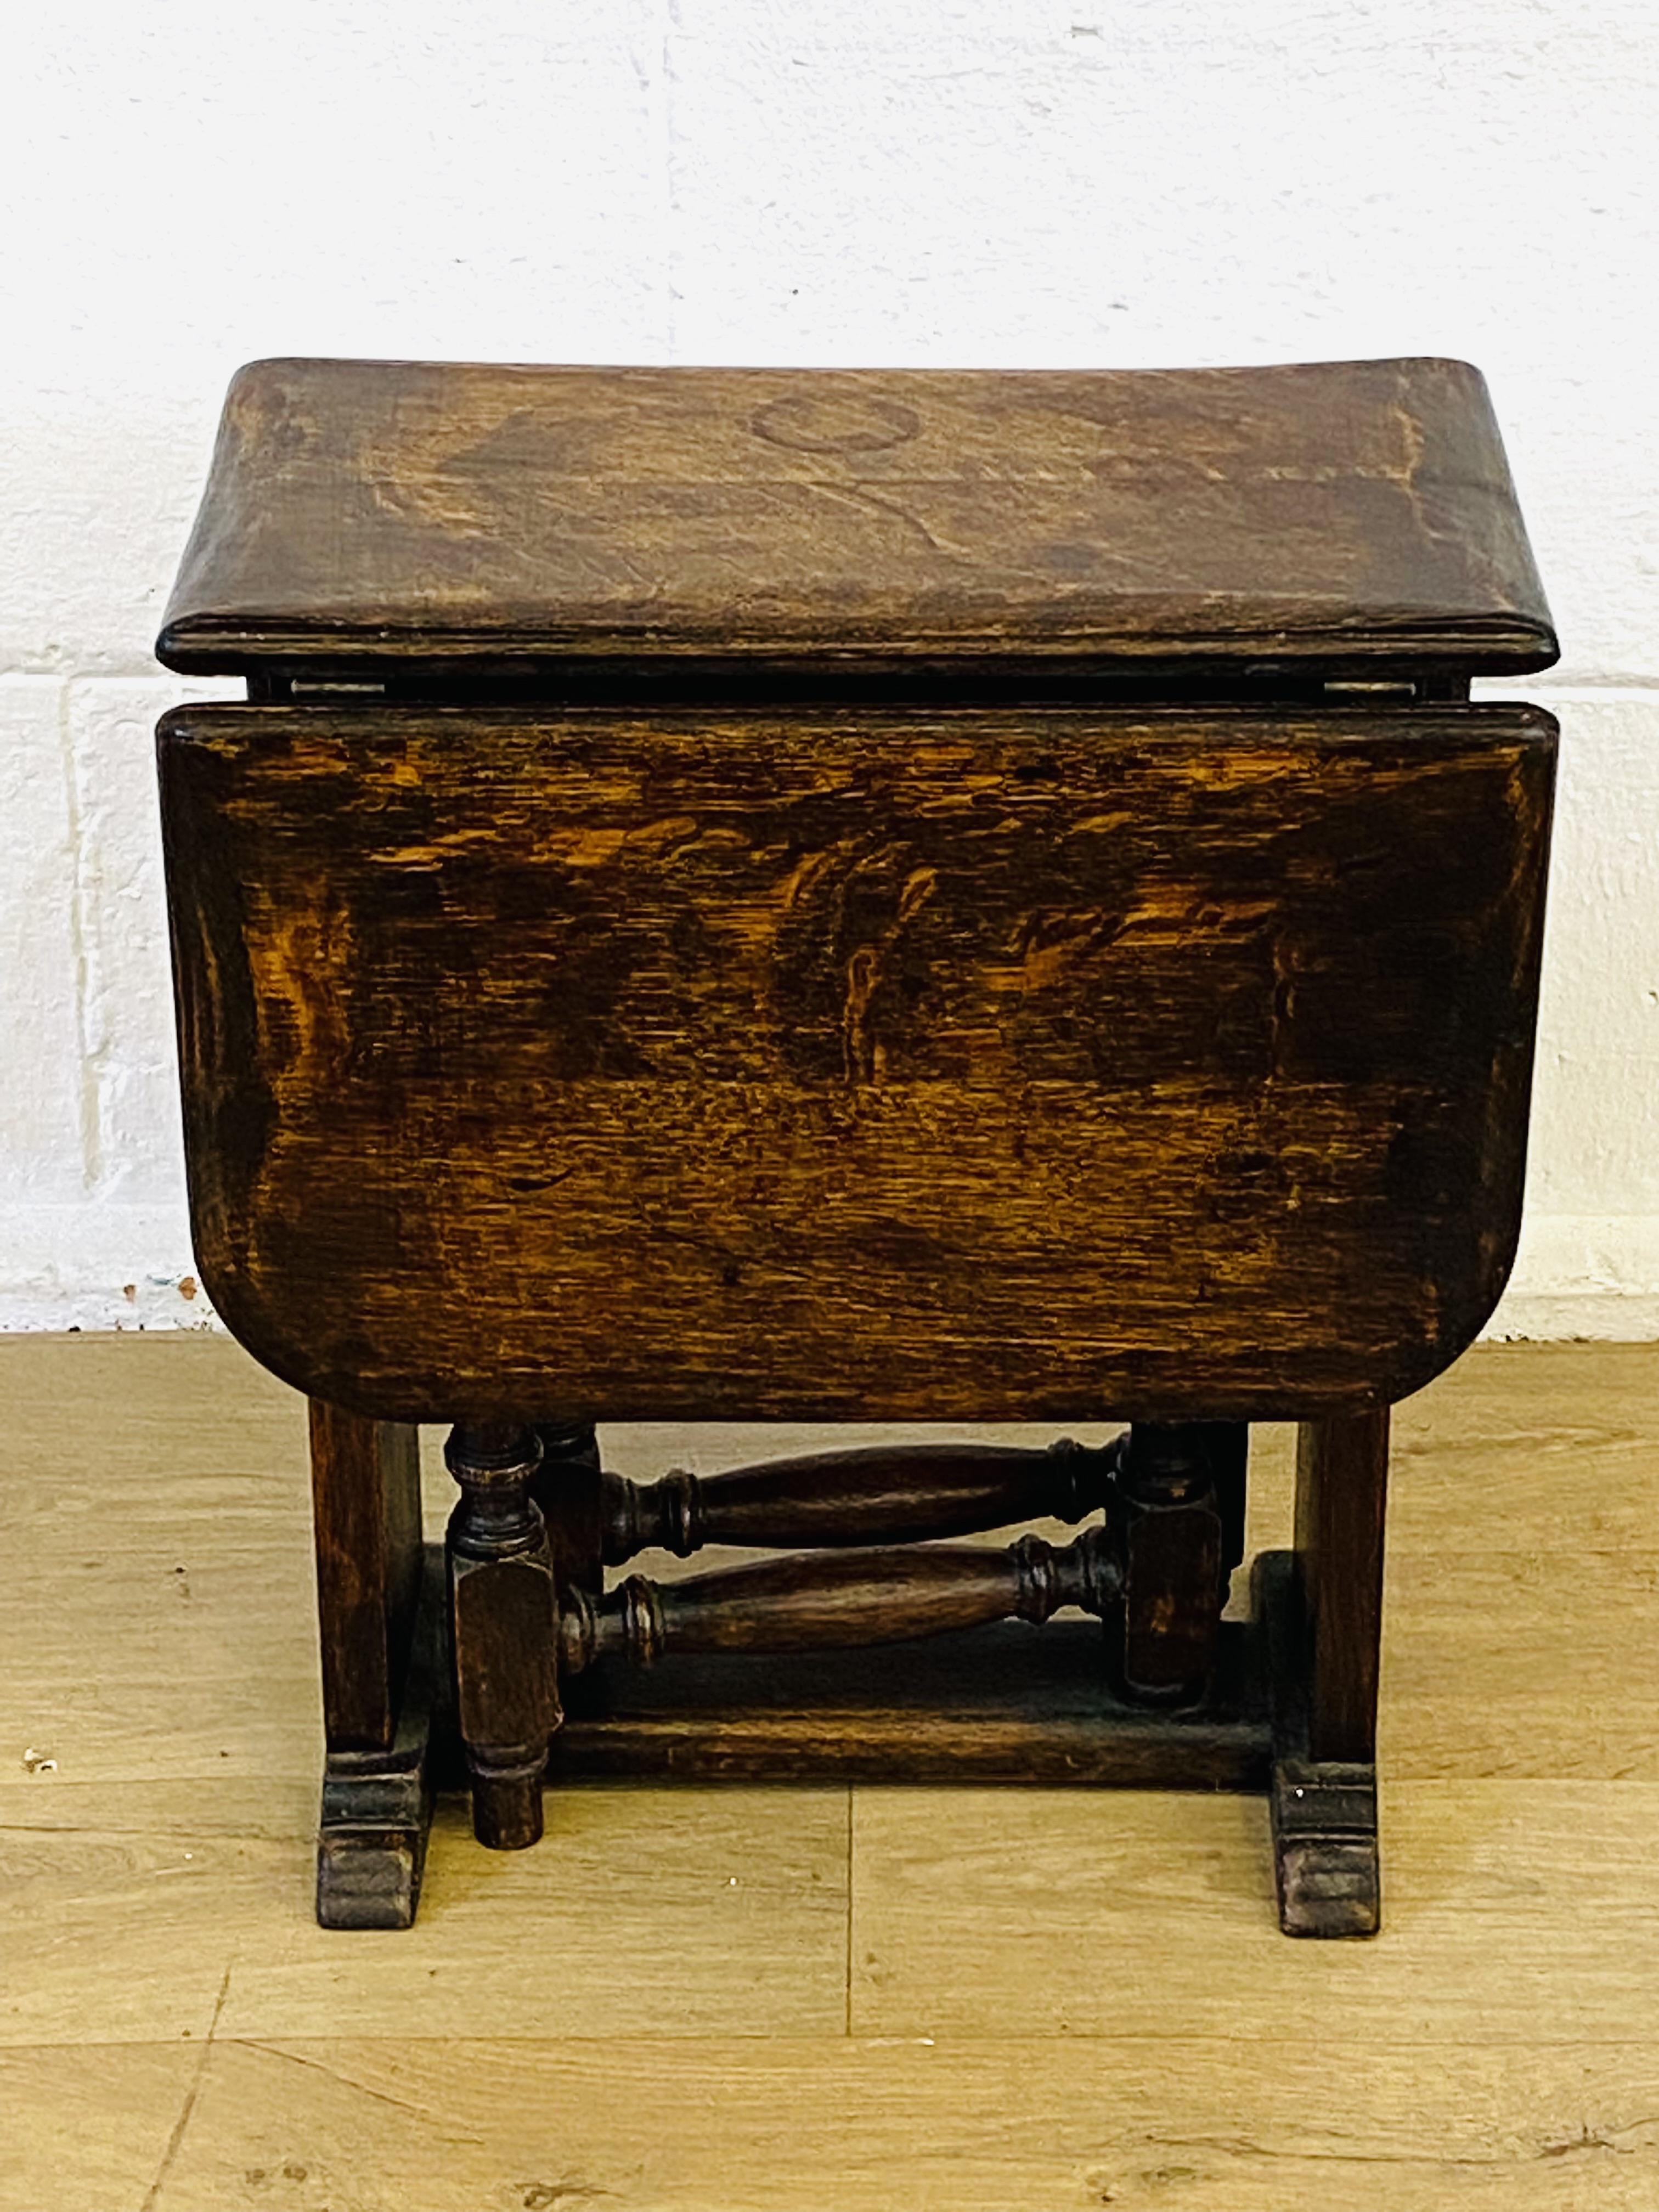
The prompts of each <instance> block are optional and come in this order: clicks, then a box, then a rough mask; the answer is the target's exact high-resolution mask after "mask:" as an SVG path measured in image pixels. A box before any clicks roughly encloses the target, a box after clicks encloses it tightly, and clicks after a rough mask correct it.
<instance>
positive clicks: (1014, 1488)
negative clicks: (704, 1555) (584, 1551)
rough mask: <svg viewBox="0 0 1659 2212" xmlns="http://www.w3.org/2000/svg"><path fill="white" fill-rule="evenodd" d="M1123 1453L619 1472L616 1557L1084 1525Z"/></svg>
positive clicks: (936, 1456) (806, 1461)
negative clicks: (654, 1474)
mask: <svg viewBox="0 0 1659 2212" xmlns="http://www.w3.org/2000/svg"><path fill="white" fill-rule="evenodd" d="M1117 1456H1118V1447H1117V1445H1116V1443H1111V1444H1108V1445H1105V1446H1103V1448H1101V1449H1098V1450H1094V1449H1090V1448H1088V1447H1087V1446H1085V1445H1083V1444H1078V1443H1071V1442H1069V1441H1066V1442H1062V1443H1056V1444H1051V1445H1049V1446H1048V1449H1046V1450H1042V1451H1036V1450H1026V1449H1018V1448H1016V1447H1013V1446H1011V1445H997V1444H911V1445H908V1446H905V1447H902V1448H897V1449H896V1448H894V1447H892V1446H888V1445H878V1446H873V1447H866V1448H862V1449H854V1450H850V1451H832V1452H813V1453H811V1454H808V1455H805V1456H804V1457H801V1458H799V1459H779V1460H768V1461H766V1462H764V1463H763V1464H762V1465H761V1466H758V1467H745V1468H734V1469H732V1471H731V1472H730V1473H729V1474H715V1475H702V1476H699V1475H695V1474H687V1473H685V1472H684V1470H683V1469H677V1470H676V1471H675V1472H673V1473H671V1474H665V1475H664V1476H663V1477H662V1478H661V1479H660V1480H659V1481H656V1482H651V1483H638V1482H629V1480H627V1478H626V1477H625V1476H623V1475H619V1474H605V1477H604V1480H603V1489H602V1497H603V1512H604V1534H603V1540H602V1543H603V1553H604V1559H605V1565H607V1566H621V1565H623V1564H624V1563H625V1562H626V1561H627V1560H629V1559H632V1558H633V1557H634V1555H635V1553H636V1552H643V1551H648V1550H650V1549H651V1548H652V1547H653V1546H660V1547H662V1549H664V1550H665V1551H670V1552H674V1553H678V1555H679V1557H680V1558H681V1559H689V1558H690V1555H691V1554H692V1553H694V1552H697V1551H701V1550H702V1547H703V1546H704V1545H705V1544H736V1545H742V1546H747V1547H777V1548H780V1549H784V1550H788V1549H793V1548H794V1547H800V1548H802V1549H810V1548H811V1547H814V1546H817V1545H856V1544H914V1543H922V1542H926V1541H928V1540H929V1539H936V1538H939V1537H944V1536H966V1535H971V1534H975V1533H976V1532H978V1531H981V1530H983V1529H987V1528H1006V1527H1008V1526H1009V1525H1010V1524H1011V1523H1012V1522H1016V1521H1042V1520H1055V1521H1081V1520H1084V1519H1085V1518H1086V1516H1088V1515H1089V1514H1091V1513H1098V1512H1100V1511H1102V1510H1103V1509H1104V1507H1105V1505H1106V1503H1107V1500H1108V1498H1109V1495H1110V1492H1111V1486H1112V1474H1113V1471H1114V1469H1115V1466H1116V1464H1117Z"/></svg>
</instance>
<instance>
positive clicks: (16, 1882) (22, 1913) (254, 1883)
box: [0, 1782, 848, 2044]
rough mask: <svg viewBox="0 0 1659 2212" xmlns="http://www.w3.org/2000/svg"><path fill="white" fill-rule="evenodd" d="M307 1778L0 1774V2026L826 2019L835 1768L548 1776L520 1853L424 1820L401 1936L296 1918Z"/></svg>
mask: <svg viewBox="0 0 1659 2212" xmlns="http://www.w3.org/2000/svg"><path fill="white" fill-rule="evenodd" d="M316 1814H317V1792H316V1790H315V1787H314V1786H312V1785H307V1784H298V1783H277V1784H267V1785H264V1786H263V1787H258V1788H245V1787H242V1786H240V1785H238V1786H235V1787H233V1786H231V1785H230V1784H202V1783H194V1782H192V1783H184V1784H173V1785H161V1784H119V1785H111V1784H64V1785H62V1786H59V1787H57V1788H52V1787H51V1786H50V1785H48V1786H46V1787H44V1788H35V1787H31V1786H30V1785H27V1784H14V1785H8V1786H7V1787H5V1788H3V1789H0V2042H3V2043H13V2044H21V2043H49V2042H59V2041H62V2042H83V2041H84V2042H116V2041H125V2040H129V2039H140V2038H143V2037H145V2036H149V2035H161V2036H163V2037H171V2036H176V2035H185V2034H189V2035H191V2036H194V2037H198V2038H199V2037H200V2036H202V2035H204V2033H206V2031H207V2028H208V2027H209V2024H210V2021H213V2020H214V2018H215V2017H216V2016H217V2018H218V2023H219V2027H220V2030H221V2032H222V2033H224V2034H226V2035H240V2034H247V2035H258V2036H269V2035H284V2034H286V2035H308V2034H320V2033H355V2034H367V2035H391V2034H400V2035H407V2036H410V2037H416V2038H418V2037H427V2036H435V2035H436V2036H451V2035H468V2034H470V2035H482V2034H485V2033H489V2034H494V2035H499V2036H525V2035H529V2036H538V2035H540V2036H546V2035H552V2034H556V2033H562V2032H568V2033H577V2034H590V2035H608V2034H638V2033H669V2034H677V2035H678V2034H709V2033H752V2034H757V2035H766V2034H796V2035H799V2034H804V2033H817V2034H823V2033H835V2032H838V2031H839V2030H840V2029H841V2028H842V2027H843V2026H844V2023H845V2017H846V1959H847V1896H846V1868H847V1833H848V1807H847V1796H846V1792H845V1791H844V1790H690V1789H688V1790H671V1791H667V1790H638V1789H629V1788H625V1787H612V1788H593V1789H585V1790H570V1791H567V1792H564V1793H562V1795H560V1796H557V1797H550V1799H549V1805H548V1832H547V1838H546V1840H545V1841H544V1844H542V1845H541V1846H540V1847H539V1848H538V1850H534V1851H526V1852H491V1851H483V1850H480V1849H479V1848H478V1847H477V1844H474V1842H473V1841H472V1837H471V1827H470V1825H469V1821H468V1818H467V1814H466V1808H465V1806H464V1805H463V1804H461V1803H460V1802H446V1803H445V1804H444V1805H443V1806H442V1807H441V1808H440V1812H439V1815H438V1819H437V1820H436V1822H435V1827H434V1833H433V1838H432V1845H431V1850H430V1852H429V1855H428V1868H427V1882H426V1889H425V1893H424V1895H423V1898H422V1911H421V1916H420V1918H419V1919H418V1921H417V1923H416V1926H415V1927H414V1929H411V1930H410V1931H409V1932H408V1933H406V1934H401V1935H368V1936H364V1935H349V1934H341V1933H339V1932H337V1931H334V1930H327V1929H319V1927H318V1926H317V1925H316V1924H315V1922H314V1920H313V1917H312V1905H311V1886H312V1874H313V1850H314V1842H315V1835H316V1827H315V1822H316Z"/></svg>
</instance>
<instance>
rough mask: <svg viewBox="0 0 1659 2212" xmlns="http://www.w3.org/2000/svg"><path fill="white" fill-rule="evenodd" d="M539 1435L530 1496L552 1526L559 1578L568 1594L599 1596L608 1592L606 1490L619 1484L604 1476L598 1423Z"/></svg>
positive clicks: (543, 1428)
mask: <svg viewBox="0 0 1659 2212" xmlns="http://www.w3.org/2000/svg"><path fill="white" fill-rule="evenodd" d="M536 1434H537V1436H538V1438H539V1439H540V1442H541V1447H542V1458H541V1465H540V1466H539V1467H538V1468H537V1470H536V1474H535V1477H534V1479H533V1480H532V1483H531V1486H530V1494H531V1496H532V1498H534V1499H535V1501H536V1503H537V1504H538V1506H539V1507H540V1508H541V1514H542V1518H543V1520H544V1521H545V1522H546V1523H547V1533H548V1538H549V1541H550V1543H551V1544H552V1547H553V1572H554V1577H555V1579H556V1582H557V1583H558V1585H559V1587H560V1588H561V1589H569V1588H572V1587H573V1586H574V1588H575V1589H584V1590H587V1591H589V1592H591V1593H592V1595H595V1596H597V1595H599V1591H600V1590H602V1589H604V1588H605V1545H604V1512H603V1506H602V1498H603V1487H602V1486H603V1485H604V1484H605V1481H606V1480H609V1481H611V1483H613V1484H614V1483H617V1481H618V1478H617V1476H615V1475H611V1476H610V1477H608V1478H607V1477H605V1476H604V1475H602V1474H600V1472H599V1434H598V1431H596V1430H595V1429H594V1427H593V1425H592V1422H589V1421H580V1422H573V1423H569V1424H563V1425H561V1424H556V1423H554V1422H550V1421H542V1422H538V1424H537V1427H536Z"/></svg>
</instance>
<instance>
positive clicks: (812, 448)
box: [158, 360, 1555, 677]
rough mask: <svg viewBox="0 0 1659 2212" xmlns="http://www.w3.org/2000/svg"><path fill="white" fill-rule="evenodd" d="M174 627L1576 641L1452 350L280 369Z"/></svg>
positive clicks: (633, 637) (246, 429) (827, 652)
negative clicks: (1086, 362)
mask: <svg viewBox="0 0 1659 2212" xmlns="http://www.w3.org/2000/svg"><path fill="white" fill-rule="evenodd" d="M158 649H159V652H160V653H161V659H163V660H164V661H166V662H167V665H168V666H170V667H173V668H180V669H193V670H201V671H207V670H212V671H227V670H228V671H246V670H247V669H249V668H250V667H257V666H258V665H261V664H262V663H269V662H270V661H272V660H276V661H279V662H285V663H289V664H292V665H298V666H300V667H301V668H305V667H314V668H319V669H324V670H326V669H327V668H328V667H329V666H330V665H338V664H340V663H345V664H347V666H348V669H350V667H351V666H352V665H354V664H355V665H356V671H357V673H358V674H359V676H360V677H361V676H362V673H363V672H364V671H365V669H368V670H372V671H385V670H386V668H387V667H388V666H389V665H391V666H395V665H398V664H399V663H419V664H421V665H424V666H426V667H428V668H431V667H435V666H442V665H446V664H451V665H454V664H459V665H472V666H474V667H475V668H476V667H477V666H480V665H483V666H487V665H491V664H495V665H501V664H503V663H510V662H512V661H513V660H514V659H525V658H526V657H527V658H529V659H532V660H534V659H542V660H545V659H547V658H549V657H550V656H561V655H562V656H569V655H573V654H574V655H580V656H586V657H588V658H590V659H611V660H616V659H628V660H629V661H631V662H633V663H635V664H641V663H648V662H650V661H653V660H661V659H669V658H674V657H686V656H702V657H704V658H708V657H711V656H712V657H714V658H717V659H718V658H724V659H743V658H751V659H768V660H770V661H772V662H775V663H784V664H787V663H788V662H790V661H799V660H801V659H818V660H819V661H823V660H840V661H843V662H844V661H845V660H847V659H849V658H851V659H857V658H860V657H862V658H865V659H872V658H873V659H878V660H885V661H888V662H893V661H899V662H902V661H904V660H906V659H916V658H918V657H921V658H926V657H929V656H933V657H939V656H945V655H948V656H950V657H951V658H952V659H956V660H957V661H958V662H960V661H961V660H962V659H964V658H969V659H974V658H983V657H985V656H987V655H988V656H1002V657H1005V658H1019V659H1024V660H1026V661H1028V662H1029V661H1030V660H1031V659H1048V660H1052V659H1067V660H1073V661H1075V660H1077V659H1079V658H1088V657H1093V658H1095V659H1097V660H1104V661H1108V662H1109V661H1113V660H1116V661H1119V662H1121V661H1123V660H1125V659H1129V660H1133V659H1141V658H1146V657H1148V656H1152V657H1161V658H1164V659H1176V658H1179V659H1182V660H1183V661H1185V662H1187V663H1188V664H1190V663H1192V662H1193V661H1194V660H1198V661H1203V660H1209V661H1212V662H1216V661H1220V662H1225V663H1229V664H1231V665H1234V666H1237V667H1242V666H1243V665H1247V664H1249V662H1251V661H1257V660H1261V659H1267V660H1269V661H1271V662H1273V663H1276V664H1279V665H1285V664H1296V663H1297V662H1306V661H1308V660H1310V659H1315V660H1318V661H1322V662H1324V663H1326V664H1328V665H1332V666H1333V667H1336V668H1340V667H1342V666H1345V665H1346V666H1357V667H1358V668H1360V669H1362V670H1363V669H1364V667H1365V666H1366V665H1368V664H1377V663H1383V664H1394V665H1403V666H1408V667H1413V668H1418V669H1427V668H1432V667H1434V666H1436V665H1440V666H1448V665H1449V666H1450V667H1451V668H1453V669H1454V670H1455V671H1456V672H1457V673H1458V674H1459V675H1461V676H1467V675H1468V672H1469V671H1472V670H1488V671H1502V670H1509V671H1519V670H1522V669H1529V668H1539V667H1542V666H1545V665H1547V664H1548V663H1549V662H1550V661H1551V660H1552V659H1554V657H1555V641H1554V638H1553V634H1552V632H1551V629H1550V626H1549V618H1548V613H1547V609H1546V607H1545V605H1544V600H1543V596H1542V593H1541V590H1540V588H1539V584H1538V579H1537V575H1536V573H1535V571H1534V567H1533V563H1532V557H1531V555H1530V552H1529V550H1528V545H1527V540H1526V536H1525V532H1524V531H1523V529H1522V523H1521V518H1520V513H1519V510H1518V508H1517V507H1516V501H1515V494H1514V489H1513V487H1512V485H1511V483H1510V476H1509V471H1508V468H1507V466H1506V465H1505V462H1504V453H1503V447H1502V445H1501V442H1500V441H1499V438H1498V431H1497V428H1496V425H1495V423H1494V422H1493V419H1492V410H1491V406H1490V404H1489V402H1488V400H1487V397H1486V386H1485V385H1484V383H1483V382H1482V380H1481V379H1480V374H1478V372H1477V371H1475V370H1474V369H1473V368H1469V367H1468V365H1467V363H1464V362H1452V361H1436V360H1404V361H1375V362H1322V363H1313V364H1304V365H1297V366H1294V367H1285V368H1243V369H1237V368H1220V369H1196V370H1179V371H1170V370H1158V371H1154V372H1147V371H1144V370H1134V371H1108V372H1097V371H1088V372H1065V373H1058V374H1055V373H1042V374H985V373H982V372H970V373H955V374H939V373H936V372H933V371H926V370H864V371H831V372H818V373H815V374H811V375H810V376H809V375H803V374H801V373H800V372H799V371H797V370H787V369H784V370H777V369H754V370H729V369H684V368H627V369H596V368H533V367H532V368H503V367H494V366H484V365H478V364H459V363H440V362H350V361H265V362H255V363H253V364H252V366H250V367H249V368H245V369H243V370H242V371H241V372H240V374H239V375H238V376H237V378H236V380H235V381H234V384H233V386H232V387H231V390H230V393H229V396H228V399H227V402H226V406H225V414H224V419H223V423H222V428H221V432H220V436H219V442H218V447H217V449H216V453H215V455H214V461H213V469H212V474H211V476H210V480H209V483H208V487H207V491H206V495H205V497H204V501H203V505H202V509H201V513H200V514H199V516H198V518H197V524H196V528H195V531H194V533H193V534H192V537H191V542H190V545H189V549H188V550H187V551H186V553H185V560H184V565H183V568H182V570H181V572H180V574H179V582H178V586H177V588H176V590H175V591H174V593H173V599H172V601H171V604H170V605H169V606H168V609H167V618H166V625H165V628H164V629H163V631H162V635H161V644H160V647H159V648H158Z"/></svg>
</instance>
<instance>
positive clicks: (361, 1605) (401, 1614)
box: [311, 1399, 439, 1928]
mask: <svg viewBox="0 0 1659 2212" xmlns="http://www.w3.org/2000/svg"><path fill="white" fill-rule="evenodd" d="M311 1478H312V1498H313V1518H314V1525H315V1530H316V1543H317V1610H318V1618H319V1626H320V1628H321V1632H322V1672H323V1721H324V1728H325V1734H326V1739H327V1747H328V1759H327V1766H326V1769H325V1778H324V1784H323V1810H322V1826H321V1830H320V1832H319V1838H318V1847H317V1917H318V1919H319V1921H320V1922H321V1923H322V1924H323V1925H324V1926H325V1928H407V1927H408V1926H409V1925H410V1923H411V1922H412V1921H413V1919H414V1917H415V1908H416V1902H417V1900H418V1898H419V1894H420V1885H421V1871H422V1864H423V1863H424V1860H425V1856H426V1839H427V1832H428V1826H429V1825H430V1820H431V1788H430V1778H429V1775H428V1737H429V1735H430V1713H431V1706H432V1698H433V1690H434V1686H435V1682H434V1678H435V1670H436V1666H437V1650H438V1642H439V1624H438V1620H437V1614H436V1607H435V1597H436V1595H437V1594H436V1593H435V1592H426V1593H425V1594H424V1595H423V1591H422V1547H421V1480H420V1458H419V1449H418V1442H417V1437H416V1431H415V1430H414V1429H413V1428H411V1427H409V1426H406V1425H403V1424H400V1423H394V1422H389V1421H373V1420H368V1419H364V1418H363V1417H362V1415H360V1414H356V1413H344V1412H343V1411H342V1410H341V1409H340V1408H339V1407H337V1406H328V1405H324V1404H323V1403H321V1402H320V1401H319V1400H316V1399H313V1400H312V1401H311Z"/></svg>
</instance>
